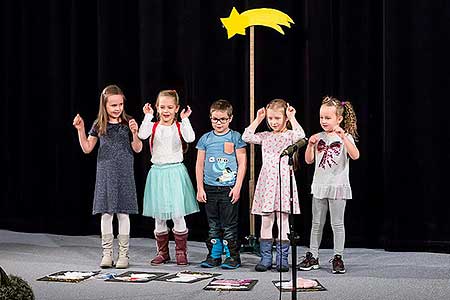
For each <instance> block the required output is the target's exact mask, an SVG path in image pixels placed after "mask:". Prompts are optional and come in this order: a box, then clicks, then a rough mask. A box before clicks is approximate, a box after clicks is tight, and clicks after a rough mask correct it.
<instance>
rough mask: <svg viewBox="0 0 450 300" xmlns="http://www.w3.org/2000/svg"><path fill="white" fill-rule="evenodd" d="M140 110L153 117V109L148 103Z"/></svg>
mask: <svg viewBox="0 0 450 300" xmlns="http://www.w3.org/2000/svg"><path fill="white" fill-rule="evenodd" d="M142 110H143V111H144V114H151V115H153V108H152V105H151V104H150V103H145V105H144V107H143V108H142Z"/></svg>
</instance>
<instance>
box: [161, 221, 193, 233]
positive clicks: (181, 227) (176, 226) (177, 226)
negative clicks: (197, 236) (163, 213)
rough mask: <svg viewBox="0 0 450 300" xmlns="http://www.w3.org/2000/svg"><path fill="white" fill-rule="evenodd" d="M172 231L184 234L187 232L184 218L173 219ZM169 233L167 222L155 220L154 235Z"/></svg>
mask: <svg viewBox="0 0 450 300" xmlns="http://www.w3.org/2000/svg"><path fill="white" fill-rule="evenodd" d="M172 221H173V231H175V232H178V233H184V232H186V231H187V227H186V221H185V220H184V217H178V218H173V219H172ZM165 232H169V228H168V227H167V220H161V219H155V234H156V233H165Z"/></svg>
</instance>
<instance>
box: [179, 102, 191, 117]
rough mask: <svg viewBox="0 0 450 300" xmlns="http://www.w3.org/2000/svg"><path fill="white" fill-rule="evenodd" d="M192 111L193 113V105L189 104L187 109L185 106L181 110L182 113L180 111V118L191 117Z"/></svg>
mask: <svg viewBox="0 0 450 300" xmlns="http://www.w3.org/2000/svg"><path fill="white" fill-rule="evenodd" d="M191 113H192V110H191V107H190V106H189V105H188V106H187V109H184V108H183V110H182V111H181V113H180V118H181V119H184V118H189V116H190V115H191Z"/></svg>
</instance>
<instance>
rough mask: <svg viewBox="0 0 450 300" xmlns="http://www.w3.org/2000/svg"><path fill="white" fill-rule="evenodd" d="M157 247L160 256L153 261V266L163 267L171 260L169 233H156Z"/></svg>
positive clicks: (157, 255)
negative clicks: (162, 265)
mask: <svg viewBox="0 0 450 300" xmlns="http://www.w3.org/2000/svg"><path fill="white" fill-rule="evenodd" d="M155 239H156V247H157V250H158V254H156V256H155V258H153V259H152V260H151V262H150V263H151V264H152V265H161V264H163V263H166V262H168V261H169V260H170V256H169V233H168V232H167V231H166V232H161V233H155Z"/></svg>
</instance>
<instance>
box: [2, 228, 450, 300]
mask: <svg viewBox="0 0 450 300" xmlns="http://www.w3.org/2000/svg"><path fill="white" fill-rule="evenodd" d="M174 246H175V245H174V243H173V241H171V242H170V251H171V257H172V258H175V253H174ZM115 247H117V245H115ZM188 251H189V254H188V255H189V260H190V265H189V266H186V267H179V266H177V265H176V264H174V263H170V264H166V265H164V266H161V267H153V266H151V265H150V264H149V261H150V258H151V257H152V256H153V255H154V254H155V252H156V246H155V241H154V240H152V239H144V238H132V239H131V241H130V268H129V269H127V270H115V269H109V270H102V272H111V271H114V272H117V273H118V274H120V273H122V272H125V271H148V272H168V273H176V272H179V271H182V270H190V271H206V272H215V273H221V274H222V276H220V277H219V278H223V279H247V278H249V279H257V280H258V283H257V284H256V286H255V287H254V288H253V289H252V290H251V291H240V292H236V291H233V292H230V291H221V292H216V291H205V290H203V287H205V286H206V285H207V283H208V282H209V281H210V280H204V281H200V282H197V283H192V284H186V283H168V282H160V281H150V282H148V283H115V282H104V281H102V280H98V279H94V278H91V279H88V280H86V281H82V282H80V283H57V282H46V281H36V279H38V278H41V277H43V276H46V275H49V274H52V273H55V272H58V271H67V270H73V271H95V270H100V268H99V267H98V264H99V261H100V257H101V246H100V238H99V237H96V236H62V235H51V234H31V233H19V232H12V231H6V230H0V265H1V266H2V267H3V268H4V270H5V271H6V272H7V273H8V274H14V275H17V276H20V277H22V278H23V279H25V280H27V281H28V282H29V283H30V285H31V286H32V288H33V291H34V294H35V296H36V299H37V300H47V299H48V300H56V299H61V300H70V299H77V300H79V299H83V300H87V299H171V300H176V299H189V300H202V299H239V298H245V299H246V300H250V299H260V300H263V299H278V297H279V292H278V290H277V289H276V288H275V286H274V285H273V284H272V281H273V280H278V279H279V274H278V273H277V272H274V271H269V272H264V273H258V272H256V271H254V266H255V264H256V263H257V262H258V261H259V257H257V256H256V255H253V254H250V253H243V254H242V255H241V257H242V263H243V265H242V267H241V268H239V269H237V270H223V269H220V268H213V269H203V268H201V267H200V266H199V263H200V262H201V261H202V260H203V259H204V258H205V255H206V252H207V251H206V247H205V245H204V244H203V243H200V242H189V247H188ZM304 252H305V248H304V247H298V253H299V256H302V255H304ZM345 255H346V257H345V265H346V269H347V273H346V274H342V275H334V274H332V273H331V264H330V263H329V262H328V261H329V259H330V258H331V256H332V250H331V249H323V250H322V251H321V255H320V262H321V269H319V270H315V271H310V272H298V273H297V275H298V276H299V277H302V278H308V279H317V280H318V281H319V282H320V283H321V284H322V285H323V286H324V287H325V288H326V289H327V291H316V292H299V293H298V295H297V298H298V299H317V300H328V299H330V300H346V299H348V300H350V299H352V300H353V299H355V300H361V299H364V300H370V299H399V300H400V299H404V300H412V299H427V300H433V299H435V300H444V299H450V254H438V253H424V252H386V251H384V250H377V249H361V248H357V249H346V253H345ZM291 276H292V274H291V272H289V273H283V280H289V279H290V278H291ZM282 294H283V295H282V299H291V293H289V292H284V293H282Z"/></svg>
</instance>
